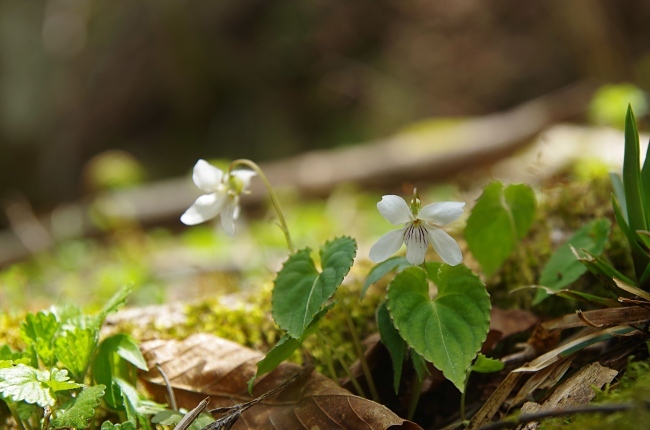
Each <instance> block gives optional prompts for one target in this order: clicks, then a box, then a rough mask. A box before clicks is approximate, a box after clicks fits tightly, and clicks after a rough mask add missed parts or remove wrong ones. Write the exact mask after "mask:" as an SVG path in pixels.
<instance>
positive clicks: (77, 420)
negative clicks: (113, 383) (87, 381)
mask: <svg viewBox="0 0 650 430" xmlns="http://www.w3.org/2000/svg"><path fill="white" fill-rule="evenodd" d="M105 388H106V387H105V386H103V385H95V386H92V387H86V388H84V389H83V390H82V391H81V392H80V393H79V395H78V396H77V397H76V398H75V399H74V402H73V403H72V404H71V405H70V406H69V407H68V408H66V409H62V410H59V412H58V413H57V415H56V417H54V419H52V421H51V422H50V425H51V426H52V427H53V428H66V427H73V428H86V427H88V422H89V421H90V419H91V418H93V417H94V416H95V410H96V409H97V407H98V406H99V404H100V403H101V399H102V397H103V396H104V389H105Z"/></svg>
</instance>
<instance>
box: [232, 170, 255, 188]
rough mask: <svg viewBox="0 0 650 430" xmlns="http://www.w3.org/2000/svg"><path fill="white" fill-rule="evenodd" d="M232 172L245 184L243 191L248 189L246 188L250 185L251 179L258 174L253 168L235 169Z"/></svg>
mask: <svg viewBox="0 0 650 430" xmlns="http://www.w3.org/2000/svg"><path fill="white" fill-rule="evenodd" d="M230 174H231V175H232V176H234V177H236V178H237V179H239V180H240V181H241V182H242V184H243V186H242V191H243V192H244V191H246V189H247V188H248V186H249V185H250V183H251V179H252V178H253V177H254V176H257V173H255V172H254V171H253V170H249V169H238V170H233V171H232V172H230Z"/></svg>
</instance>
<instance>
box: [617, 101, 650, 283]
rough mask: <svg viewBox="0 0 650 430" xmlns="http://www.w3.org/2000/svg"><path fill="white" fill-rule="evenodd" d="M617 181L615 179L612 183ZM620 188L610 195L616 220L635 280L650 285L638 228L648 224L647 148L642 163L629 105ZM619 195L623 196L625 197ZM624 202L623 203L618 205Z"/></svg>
mask: <svg viewBox="0 0 650 430" xmlns="http://www.w3.org/2000/svg"><path fill="white" fill-rule="evenodd" d="M617 183H618V181H616V180H615V185H616V184H617ZM622 188H623V190H622V191H623V192H622V193H621V191H620V184H618V187H615V189H618V195H619V197H618V199H617V197H614V198H613V206H614V211H615V214H616V222H617V223H618V225H619V226H620V227H621V230H623V232H624V233H625V236H626V237H627V239H628V242H629V244H630V248H631V251H632V260H633V262H634V272H635V274H636V277H637V280H638V281H639V282H640V281H641V280H642V279H643V281H644V283H643V284H641V285H640V286H641V287H642V288H645V289H648V288H650V283H649V282H647V279H646V278H644V276H643V275H644V273H645V271H646V269H647V267H648V265H649V264H650V254H649V253H648V252H647V250H646V249H644V246H643V245H644V244H643V239H641V237H639V231H647V230H648V226H649V225H650V148H649V150H648V151H647V152H646V156H645V160H644V163H643V167H641V154H640V148H639V132H638V130H637V128H636V120H635V119H634V113H633V112H632V107H631V106H628V110H627V115H626V117H625V156H624V159H623V187H622ZM621 196H625V198H624V201H623V200H622V198H621ZM621 205H623V207H621Z"/></svg>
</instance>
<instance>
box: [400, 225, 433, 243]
mask: <svg viewBox="0 0 650 430" xmlns="http://www.w3.org/2000/svg"><path fill="white" fill-rule="evenodd" d="M418 221H419V220H417V219H416V220H415V221H413V222H412V223H411V224H409V226H408V227H407V228H406V230H404V243H409V242H411V243H412V242H417V243H421V244H423V246H424V247H425V248H426V247H427V246H428V245H429V234H428V232H427V229H426V228H424V227H423V226H421V225H420V223H419V222H418Z"/></svg>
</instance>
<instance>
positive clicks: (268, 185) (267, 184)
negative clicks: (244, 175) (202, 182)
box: [228, 158, 295, 254]
mask: <svg viewBox="0 0 650 430" xmlns="http://www.w3.org/2000/svg"><path fill="white" fill-rule="evenodd" d="M237 165H242V166H246V167H248V168H250V169H252V170H253V171H255V173H257V175H258V176H259V177H260V179H261V180H262V182H263V183H264V186H265V187H266V191H267V192H268V194H269V198H270V199H271V204H272V205H273V209H275V213H276V214H277V216H278V221H279V224H278V226H279V227H280V230H282V233H284V238H285V240H286V241H287V247H288V248H289V252H290V253H292V254H293V253H294V252H295V248H294V247H293V242H292V241H291V235H290V234H289V228H288V227H287V222H286V221H285V219H284V213H283V212H282V207H281V206H280V201H279V200H278V197H277V196H276V195H275V191H274V190H273V187H272V186H271V183H270V182H269V180H268V179H267V177H266V175H265V174H264V172H263V171H262V169H261V168H260V166H258V165H257V164H256V163H255V162H253V161H251V160H248V159H245V158H240V159H237V160H235V161H233V162H231V163H230V166H228V173H230V172H231V171H232V170H233V168H234V167H235V166H237Z"/></svg>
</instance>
